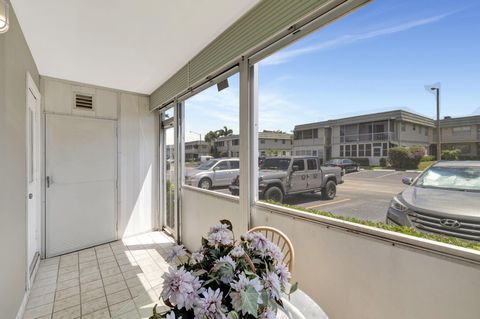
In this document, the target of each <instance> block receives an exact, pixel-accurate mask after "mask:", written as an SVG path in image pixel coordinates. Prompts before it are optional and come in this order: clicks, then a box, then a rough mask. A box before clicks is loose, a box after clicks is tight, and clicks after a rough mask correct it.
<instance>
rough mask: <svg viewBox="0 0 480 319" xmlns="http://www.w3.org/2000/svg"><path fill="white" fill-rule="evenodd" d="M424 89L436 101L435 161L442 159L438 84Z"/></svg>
mask: <svg viewBox="0 0 480 319" xmlns="http://www.w3.org/2000/svg"><path fill="white" fill-rule="evenodd" d="M425 89H426V90H427V91H428V92H430V93H432V94H435V96H436V99H437V125H436V126H437V161H439V160H441V159H442V135H441V130H440V83H435V84H433V85H426V86H425Z"/></svg>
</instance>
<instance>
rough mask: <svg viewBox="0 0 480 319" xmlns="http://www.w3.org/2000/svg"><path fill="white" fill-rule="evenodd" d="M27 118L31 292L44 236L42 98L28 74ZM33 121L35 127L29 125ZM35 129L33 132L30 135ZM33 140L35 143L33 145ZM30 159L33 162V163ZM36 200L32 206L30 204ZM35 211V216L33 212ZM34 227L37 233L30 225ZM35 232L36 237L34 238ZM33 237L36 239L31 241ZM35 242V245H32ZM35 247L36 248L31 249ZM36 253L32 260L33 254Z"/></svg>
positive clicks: (28, 275)
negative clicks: (42, 209) (42, 205)
mask: <svg viewBox="0 0 480 319" xmlns="http://www.w3.org/2000/svg"><path fill="white" fill-rule="evenodd" d="M25 93H26V94H25V102H26V103H25V105H26V109H25V111H26V112H25V117H26V155H27V158H26V160H27V167H26V172H27V176H26V177H27V178H26V194H25V195H26V208H27V209H26V237H27V238H26V252H27V254H26V258H25V264H26V268H25V269H26V271H25V272H26V273H25V277H26V285H27V287H26V288H27V290H28V289H30V288H31V286H32V284H33V279H34V277H35V273H36V270H37V268H38V262H39V261H40V254H41V251H42V245H41V234H42V227H41V225H42V218H41V203H42V194H41V173H42V170H41V163H42V161H41V143H42V142H41V141H42V137H41V95H40V91H39V89H38V88H37V85H36V84H35V82H34V81H33V78H32V76H31V75H30V73H28V72H27V73H26V90H25ZM30 97H33V101H35V105H34V106H33V107H34V110H33V115H34V116H33V117H30V114H32V113H30V112H29V111H30V106H31V105H30V103H29V102H31V101H32V100H31V98H30ZM30 121H33V125H30ZM32 129H33V132H32V131H31V130H32ZM30 139H33V140H32V141H31V142H32V144H30ZM30 159H31V161H30ZM32 200H33V203H32V202H31V201H32ZM32 210H33V212H32ZM31 218H34V219H33V224H34V226H33V227H34V229H31V226H30V227H29V225H30V224H31V223H32V220H31ZM32 232H33V234H32ZM31 236H33V238H32V237H31ZM32 239H33V242H32ZM32 246H33V247H32ZM32 250H35V251H36V252H35V254H34V256H33V257H32V256H31V251H32Z"/></svg>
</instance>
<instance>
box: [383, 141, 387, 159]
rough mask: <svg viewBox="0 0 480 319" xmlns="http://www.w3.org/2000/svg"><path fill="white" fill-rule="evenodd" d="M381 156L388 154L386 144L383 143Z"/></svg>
mask: <svg viewBox="0 0 480 319" xmlns="http://www.w3.org/2000/svg"><path fill="white" fill-rule="evenodd" d="M382 156H388V144H387V143H383V148H382Z"/></svg>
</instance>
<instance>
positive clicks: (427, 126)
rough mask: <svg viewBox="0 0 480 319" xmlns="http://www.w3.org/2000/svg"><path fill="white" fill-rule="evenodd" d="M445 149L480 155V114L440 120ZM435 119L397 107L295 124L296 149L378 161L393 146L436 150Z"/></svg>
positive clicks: (326, 156) (296, 151) (466, 155)
mask: <svg viewBox="0 0 480 319" xmlns="http://www.w3.org/2000/svg"><path fill="white" fill-rule="evenodd" d="M440 128H441V132H442V136H441V143H442V149H459V150H460V151H461V154H460V155H461V157H463V158H476V157H479V156H480V115H476V116H467V117H459V118H452V117H449V116H447V117H445V118H444V119H442V120H441V121H440ZM436 136H437V135H436V129H435V121H434V120H432V119H430V118H428V117H425V116H422V115H418V114H415V113H412V112H408V111H404V110H394V111H389V112H381V113H372V114H365V115H359V116H354V117H347V118H340V119H335V120H328V121H323V122H317V123H308V124H302V125H297V126H295V129H294V139H293V152H294V154H295V155H312V156H318V157H320V158H323V159H324V160H328V159H330V158H337V157H345V158H368V159H369V162H370V165H378V164H379V162H380V159H381V158H382V157H387V156H388V150H389V148H390V147H394V146H417V145H419V146H424V147H425V149H426V151H427V153H429V154H435V153H436V144H437V143H436V141H437V138H436Z"/></svg>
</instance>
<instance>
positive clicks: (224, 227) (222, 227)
mask: <svg viewBox="0 0 480 319" xmlns="http://www.w3.org/2000/svg"><path fill="white" fill-rule="evenodd" d="M226 230H228V231H230V229H228V225H227V224H218V225H215V226H213V227H210V231H209V234H211V233H216V232H219V231H226Z"/></svg>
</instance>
